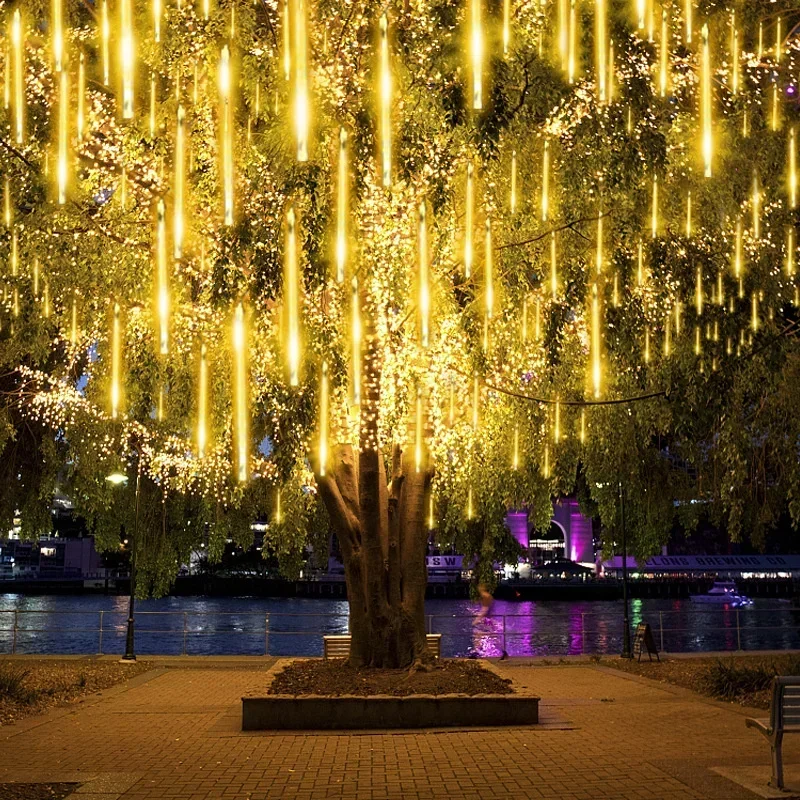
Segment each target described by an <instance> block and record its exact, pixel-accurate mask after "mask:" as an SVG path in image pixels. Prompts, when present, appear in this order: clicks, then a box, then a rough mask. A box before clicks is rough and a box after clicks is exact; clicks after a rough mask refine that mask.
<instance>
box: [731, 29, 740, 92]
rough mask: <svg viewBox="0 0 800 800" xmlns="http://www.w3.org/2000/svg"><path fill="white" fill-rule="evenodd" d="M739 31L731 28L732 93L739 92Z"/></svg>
mask: <svg viewBox="0 0 800 800" xmlns="http://www.w3.org/2000/svg"><path fill="white" fill-rule="evenodd" d="M739 61H740V56H739V31H738V30H737V29H736V28H734V29H733V52H732V53H731V63H732V65H733V67H732V69H731V92H732V93H733V94H734V95H737V94H739V83H740V77H739V69H740V67H739Z"/></svg>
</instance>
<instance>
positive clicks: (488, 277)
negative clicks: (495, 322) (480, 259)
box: [484, 219, 494, 320]
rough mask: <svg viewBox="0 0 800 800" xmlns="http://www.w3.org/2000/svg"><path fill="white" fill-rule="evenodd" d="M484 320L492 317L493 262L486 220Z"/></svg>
mask: <svg viewBox="0 0 800 800" xmlns="http://www.w3.org/2000/svg"><path fill="white" fill-rule="evenodd" d="M484 281H485V284H486V285H485V289H484V290H485V293H486V294H485V298H484V299H485V302H486V319H487V320H488V319H491V318H492V316H493V315H494V261H493V258H492V222H491V220H489V219H487V220H486V251H485V260H484Z"/></svg>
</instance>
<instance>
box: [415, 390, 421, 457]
mask: <svg viewBox="0 0 800 800" xmlns="http://www.w3.org/2000/svg"><path fill="white" fill-rule="evenodd" d="M415 418H416V422H415V426H414V428H415V431H414V464H415V466H416V469H417V472H419V471H420V470H421V469H422V435H423V434H422V389H421V388H420V387H419V386H417V402H416V413H415Z"/></svg>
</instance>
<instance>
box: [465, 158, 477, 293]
mask: <svg viewBox="0 0 800 800" xmlns="http://www.w3.org/2000/svg"><path fill="white" fill-rule="evenodd" d="M474 206H475V187H474V186H473V167H472V162H471V161H470V162H469V163H468V164H467V195H466V211H465V214H464V217H465V221H464V274H465V276H466V277H467V278H471V277H472V259H473V248H472V231H473V229H474V227H475V221H474V219H473V216H474V213H475V208H474Z"/></svg>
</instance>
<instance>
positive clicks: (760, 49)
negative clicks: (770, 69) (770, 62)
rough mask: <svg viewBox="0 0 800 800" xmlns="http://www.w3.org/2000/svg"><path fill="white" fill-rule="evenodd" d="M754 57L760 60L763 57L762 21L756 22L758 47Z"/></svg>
mask: <svg viewBox="0 0 800 800" xmlns="http://www.w3.org/2000/svg"><path fill="white" fill-rule="evenodd" d="M756 58H758V60H759V61H761V59H762V58H764V23H763V22H761V21H759V23H758V49H757V50H756Z"/></svg>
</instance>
